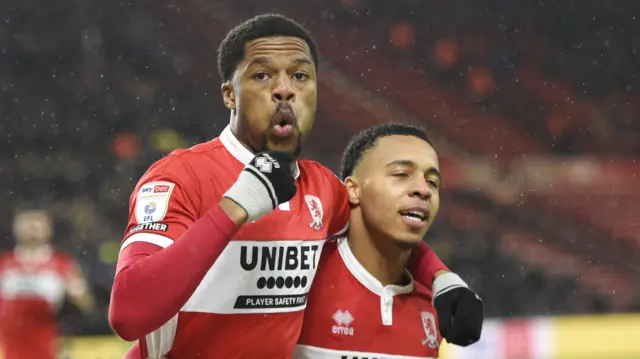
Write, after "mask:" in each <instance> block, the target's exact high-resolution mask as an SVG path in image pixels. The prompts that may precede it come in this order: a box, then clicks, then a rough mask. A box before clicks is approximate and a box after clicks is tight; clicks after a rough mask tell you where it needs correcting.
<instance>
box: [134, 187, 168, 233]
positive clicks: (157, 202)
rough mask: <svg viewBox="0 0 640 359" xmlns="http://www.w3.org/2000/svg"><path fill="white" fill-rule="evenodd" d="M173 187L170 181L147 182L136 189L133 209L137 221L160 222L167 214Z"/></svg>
mask: <svg viewBox="0 0 640 359" xmlns="http://www.w3.org/2000/svg"><path fill="white" fill-rule="evenodd" d="M174 187H175V184H174V183H171V182H149V183H145V184H144V185H142V186H141V187H140V190H138V195H137V197H136V208H135V210H134V213H135V216H136V221H137V222H138V223H151V222H160V221H162V219H164V217H165V216H166V215H167V209H168V208H169V200H170V199H171V193H172V192H173V189H174Z"/></svg>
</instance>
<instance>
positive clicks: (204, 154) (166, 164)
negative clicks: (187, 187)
mask: <svg viewBox="0 0 640 359" xmlns="http://www.w3.org/2000/svg"><path fill="white" fill-rule="evenodd" d="M223 150H224V146H223V145H222V143H221V142H220V140H219V139H217V138H216V139H214V140H211V141H209V142H203V143H199V144H197V145H195V146H193V147H191V148H184V149H177V150H174V151H173V152H171V153H169V154H168V155H166V156H164V157H163V158H161V159H159V160H158V161H156V162H155V163H153V164H152V165H151V166H150V167H149V169H148V170H147V172H146V173H145V174H144V176H143V178H145V177H153V176H158V175H163V174H164V175H170V176H172V177H187V176H190V175H194V172H193V170H194V169H196V168H198V167H200V165H203V164H204V162H206V160H207V159H208V158H214V159H216V160H217V161H221V160H222V159H223V158H222V157H221V156H215V155H216V154H218V153H219V152H221V151H223ZM208 155H214V156H208Z"/></svg>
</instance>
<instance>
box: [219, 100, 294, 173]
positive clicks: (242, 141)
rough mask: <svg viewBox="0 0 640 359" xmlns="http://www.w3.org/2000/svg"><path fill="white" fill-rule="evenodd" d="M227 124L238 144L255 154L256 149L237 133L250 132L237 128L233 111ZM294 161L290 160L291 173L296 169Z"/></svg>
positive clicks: (237, 123)
mask: <svg viewBox="0 0 640 359" xmlns="http://www.w3.org/2000/svg"><path fill="white" fill-rule="evenodd" d="M229 126H230V128H231V133H232V134H233V136H234V137H235V138H236V140H238V142H240V144H241V145H242V146H243V147H244V148H246V149H247V150H249V152H251V153H252V154H254V155H255V154H256V150H254V149H253V148H251V146H250V145H249V144H248V143H247V140H246V139H245V138H242V136H240V135H239V133H250V132H249V129H248V128H247V129H242V128H239V127H238V126H239V122H238V119H237V118H236V117H234V115H233V111H232V112H231V122H230V123H229ZM296 165H297V164H296V162H295V161H294V162H292V163H291V166H290V167H291V173H294V172H295V170H296Z"/></svg>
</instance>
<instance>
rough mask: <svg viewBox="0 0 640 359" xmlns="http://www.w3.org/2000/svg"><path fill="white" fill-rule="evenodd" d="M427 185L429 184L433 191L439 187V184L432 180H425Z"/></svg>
mask: <svg viewBox="0 0 640 359" xmlns="http://www.w3.org/2000/svg"><path fill="white" fill-rule="evenodd" d="M427 183H429V185H430V186H431V187H433V188H435V189H438V188H439V187H440V183H438V181H436V180H433V179H429V180H427Z"/></svg>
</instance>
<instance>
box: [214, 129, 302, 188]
mask: <svg viewBox="0 0 640 359" xmlns="http://www.w3.org/2000/svg"><path fill="white" fill-rule="evenodd" d="M220 142H222V145H223V146H224V147H225V148H226V149H227V151H229V153H231V155H232V156H233V157H235V158H236V159H237V160H238V161H240V163H242V164H243V165H245V166H246V165H247V164H248V163H249V162H251V159H253V157H254V156H255V154H253V153H252V152H251V151H249V150H248V149H247V148H246V147H244V145H243V144H242V143H240V141H238V139H237V138H236V136H235V135H234V134H233V132H231V126H229V125H227V127H225V129H224V130H222V133H221V134H220ZM298 177H300V167H299V166H298V161H296V164H295V167H294V168H293V178H294V179H298Z"/></svg>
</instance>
